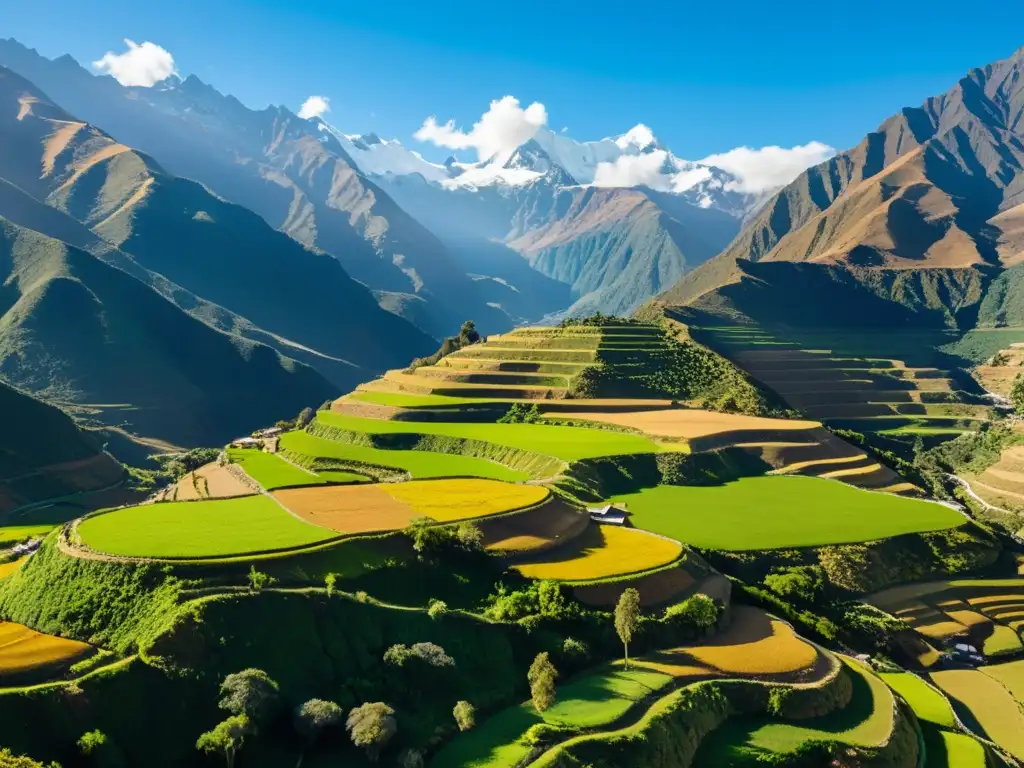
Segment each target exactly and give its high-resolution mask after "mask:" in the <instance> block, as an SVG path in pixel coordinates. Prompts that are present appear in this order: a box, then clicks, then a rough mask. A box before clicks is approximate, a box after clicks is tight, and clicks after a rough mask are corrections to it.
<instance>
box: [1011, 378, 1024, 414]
mask: <svg viewBox="0 0 1024 768" xmlns="http://www.w3.org/2000/svg"><path fill="white" fill-rule="evenodd" d="M1010 402H1012V403H1013V407H1014V409H1015V410H1016V411H1017V413H1020V414H1024V374H1022V373H1018V374H1017V377H1016V378H1015V379H1014V380H1013V387H1012V388H1011V389H1010Z"/></svg>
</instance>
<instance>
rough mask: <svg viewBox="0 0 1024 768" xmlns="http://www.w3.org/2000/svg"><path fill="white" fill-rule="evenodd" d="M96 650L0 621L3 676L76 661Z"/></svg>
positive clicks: (72, 641)
mask: <svg viewBox="0 0 1024 768" xmlns="http://www.w3.org/2000/svg"><path fill="white" fill-rule="evenodd" d="M91 651H92V646H90V645H87V644H86V643H80V642H78V641H77V640H67V639H65V638H63V637H54V636H53V635H44V634H42V633H40V632H36V631H35V630H33V629H29V628H28V627H26V626H23V625H21V624H14V623H12V622H7V621H5V622H0V677H3V676H5V675H13V674H18V673H21V672H27V671H29V670H33V669H38V668H40V667H48V666H50V665H55V664H62V663H67V662H71V661H74V660H76V659H78V658H80V657H82V656H85V655H86V654H88V653H90V652H91Z"/></svg>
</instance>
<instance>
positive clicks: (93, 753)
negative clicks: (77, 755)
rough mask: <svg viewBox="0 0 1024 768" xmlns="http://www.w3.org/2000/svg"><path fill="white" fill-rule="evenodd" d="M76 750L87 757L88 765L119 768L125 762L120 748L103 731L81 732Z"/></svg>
mask: <svg viewBox="0 0 1024 768" xmlns="http://www.w3.org/2000/svg"><path fill="white" fill-rule="evenodd" d="M78 751H79V752H81V753H82V755H84V756H85V757H87V758H89V760H88V763H89V765H95V766H99V768H120V766H123V765H124V764H125V763H124V757H123V756H122V754H121V750H120V749H118V748H117V745H116V744H114V742H113V741H111V740H110V738H109V737H108V736H107V735H106V734H105V733H103V731H99V730H95V731H88V732H87V733H83V734H82V737H81V738H80V739H79V740H78Z"/></svg>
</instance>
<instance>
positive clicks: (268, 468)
mask: <svg viewBox="0 0 1024 768" xmlns="http://www.w3.org/2000/svg"><path fill="white" fill-rule="evenodd" d="M228 457H229V458H230V459H231V461H232V462H234V463H235V464H238V465H239V466H241V467H242V469H244V470H245V471H246V474H248V475H249V477H251V478H252V479H253V480H255V481H256V482H257V483H259V484H260V485H262V486H263V487H264V488H266V489H267V490H268V491H272V490H274V489H275V488H287V487H289V486H294V485H323V484H325V483H328V482H333V483H365V482H367V481H368V480H369V478H368V477H366V476H364V475H357V474H355V473H353V472H333V473H331V476H330V477H328V476H326V475H325V474H323V473H319V474H316V473H313V472H306V471H305V470H304V469H301V468H299V467H296V466H295V465H294V464H292V463H290V462H287V461H285V460H284V459H282V458H281V457H280V456H275V455H274V454H272V453H266V452H265V451H257V450H253V449H251V448H229V449H228Z"/></svg>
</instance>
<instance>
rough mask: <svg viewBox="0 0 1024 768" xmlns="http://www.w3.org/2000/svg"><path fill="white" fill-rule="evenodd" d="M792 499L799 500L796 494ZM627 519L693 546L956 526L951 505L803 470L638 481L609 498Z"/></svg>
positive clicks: (801, 542) (820, 541) (836, 539)
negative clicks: (639, 486)
mask: <svg viewBox="0 0 1024 768" xmlns="http://www.w3.org/2000/svg"><path fill="white" fill-rule="evenodd" d="M796 500H799V501H796ZM615 501H617V502H620V503H623V504H625V505H626V507H627V508H628V510H629V513H630V520H631V522H632V524H633V525H635V526H637V527H638V528H643V529H646V530H649V531H653V532H655V533H659V534H661V535H663V536H669V537H671V538H674V539H677V540H678V541H682V542H684V543H686V544H690V545H693V546H696V547H702V548H707V549H722V550H732V551H737V550H746V549H773V548H790V547H811V546H820V545H824V544H841V543H846V542H857V541H870V540H873V539H881V538H886V537H889V536H897V535H899V534H902V533H911V532H916V531H935V530H942V529H945V528H953V527H956V526H959V525H963V523H964V518H963V516H961V515H960V514H959V513H958V512H956V511H955V510H952V509H950V508H948V507H944V506H942V505H940V504H934V503H930V502H925V501H918V500H915V499H904V498H900V497H898V496H893V495H890V494H884V493H872V492H868V491H861V490H857V489H854V488H850V487H849V486H847V485H844V484H842V483H830V482H827V481H825V480H820V479H815V478H806V477H775V476H769V477H744V478H740V479H739V480H737V481H734V482H730V483H725V484H724V485H717V486H669V485H663V486H658V487H656V488H645V489H643V490H641V491H638V492H636V493H631V494H625V495H622V496H618V497H616V499H615Z"/></svg>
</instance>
